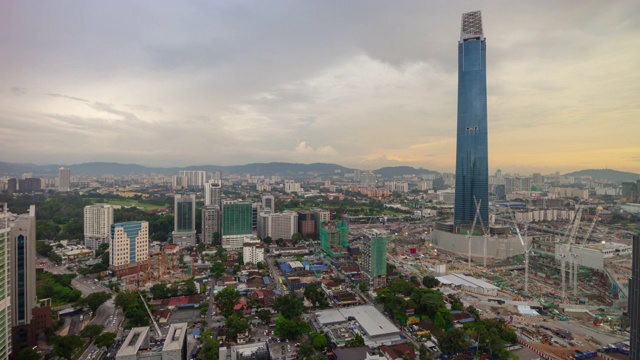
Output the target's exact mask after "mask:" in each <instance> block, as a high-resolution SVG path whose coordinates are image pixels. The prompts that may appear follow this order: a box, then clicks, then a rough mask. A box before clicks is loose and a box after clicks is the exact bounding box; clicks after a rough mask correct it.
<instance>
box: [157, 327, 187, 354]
mask: <svg viewBox="0 0 640 360" xmlns="http://www.w3.org/2000/svg"><path fill="white" fill-rule="evenodd" d="M186 336H187V323H179V324H171V326H170V327H169V333H167V339H166V340H165V342H164V347H163V348H162V351H163V352H164V351H171V350H179V349H181V348H182V345H183V344H185V337H186Z"/></svg>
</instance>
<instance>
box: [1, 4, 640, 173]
mask: <svg viewBox="0 0 640 360" xmlns="http://www.w3.org/2000/svg"><path fill="white" fill-rule="evenodd" d="M475 10H481V11H482V20H483V26H484V34H485V36H486V39H487V90H488V126H489V170H490V172H493V171H495V170H496V169H502V170H503V172H512V173H521V174H528V173H532V172H543V173H547V172H555V171H560V172H563V173H564V172H570V171H574V170H580V169H587V168H610V169H617V170H623V171H633V172H640V141H638V134H639V133H640V71H639V70H638V66H639V65H640V60H639V59H640V21H638V20H637V15H638V14H640V2H637V1H620V2H609V1H555V0H554V1H535V2H534V1H530V2H513V1H488V2H481V1H429V2H427V1H421V2H418V1H348V2H345V1H310V0H309V1H268V2H267V1H257V0H256V1H124V0H122V1H85V0H82V1H80V0H78V1H64V0H63V1H22V0H21V1H2V2H0V49H2V50H1V51H0V144H2V146H1V147H0V149H1V150H0V161H7V162H32V163H36V164H74V163H81V162H89V161H114V162H121V163H137V164H141V165H147V166H187V165H205V164H210V165H240V164H246V163H253V162H272V161H286V162H301V163H312V162H329V163H337V164H340V165H343V166H347V167H353V168H359V169H377V168H380V167H383V166H397V165H409V166H415V167H422V168H427V169H432V170H437V171H454V169H455V141H456V106H457V105H456V104H457V77H458V73H457V43H458V40H459V38H460V20H461V15H462V13H464V12H468V11H475Z"/></svg>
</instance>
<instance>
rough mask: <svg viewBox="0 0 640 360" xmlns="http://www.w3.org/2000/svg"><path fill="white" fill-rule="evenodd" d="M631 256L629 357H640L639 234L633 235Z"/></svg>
mask: <svg viewBox="0 0 640 360" xmlns="http://www.w3.org/2000/svg"><path fill="white" fill-rule="evenodd" d="M631 256H632V261H631V278H630V279H629V318H630V319H631V331H630V332H629V334H630V338H631V343H630V350H631V352H630V354H629V359H640V234H636V235H634V237H633V252H632V255H631Z"/></svg>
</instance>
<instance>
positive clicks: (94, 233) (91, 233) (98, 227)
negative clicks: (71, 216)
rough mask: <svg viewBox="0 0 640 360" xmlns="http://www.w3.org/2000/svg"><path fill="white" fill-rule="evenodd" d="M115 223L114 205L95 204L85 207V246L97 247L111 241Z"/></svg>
mask: <svg viewBox="0 0 640 360" xmlns="http://www.w3.org/2000/svg"><path fill="white" fill-rule="evenodd" d="M111 224H113V206H111V205H109V204H95V205H87V206H85V207H84V246H86V247H88V248H89V249H94V250H95V249H97V248H98V247H99V246H100V245H101V244H105V243H109V236H110V235H111Z"/></svg>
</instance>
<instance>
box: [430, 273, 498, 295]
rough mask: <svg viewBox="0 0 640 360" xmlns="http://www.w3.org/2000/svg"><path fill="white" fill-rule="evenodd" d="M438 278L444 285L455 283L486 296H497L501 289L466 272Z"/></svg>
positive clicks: (457, 285) (454, 284)
mask: <svg viewBox="0 0 640 360" xmlns="http://www.w3.org/2000/svg"><path fill="white" fill-rule="evenodd" d="M436 279H438V281H440V282H441V283H442V285H445V286H447V285H453V286H456V287H460V288H462V289H464V290H467V291H471V292H474V293H476V294H481V295H485V296H497V295H498V290H499V289H500V288H498V287H497V286H495V285H493V284H489V283H488V282H486V281H484V280H480V279H476V278H474V277H471V276H467V275H464V274H457V273H453V274H449V275H446V276H438V277H436Z"/></svg>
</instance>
